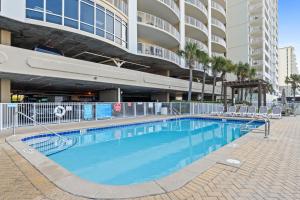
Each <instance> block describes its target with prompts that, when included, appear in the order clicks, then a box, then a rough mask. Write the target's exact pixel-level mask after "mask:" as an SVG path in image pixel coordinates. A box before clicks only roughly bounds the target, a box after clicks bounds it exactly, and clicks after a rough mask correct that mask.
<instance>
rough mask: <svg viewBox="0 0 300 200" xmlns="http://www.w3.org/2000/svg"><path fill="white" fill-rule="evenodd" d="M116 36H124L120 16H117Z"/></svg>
mask: <svg viewBox="0 0 300 200" xmlns="http://www.w3.org/2000/svg"><path fill="white" fill-rule="evenodd" d="M115 36H116V37H118V38H122V24H121V19H120V18H119V17H116V18H115Z"/></svg>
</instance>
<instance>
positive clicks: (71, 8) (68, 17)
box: [64, 0, 79, 28]
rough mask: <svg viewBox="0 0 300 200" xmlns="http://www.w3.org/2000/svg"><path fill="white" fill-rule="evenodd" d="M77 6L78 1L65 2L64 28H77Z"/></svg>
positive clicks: (66, 0)
mask: <svg viewBox="0 0 300 200" xmlns="http://www.w3.org/2000/svg"><path fill="white" fill-rule="evenodd" d="M78 4H79V2H78V0H65V8H64V9H65V10H64V12H65V16H64V17H65V19H64V25H65V26H69V27H72V28H78V8H79V6H78Z"/></svg>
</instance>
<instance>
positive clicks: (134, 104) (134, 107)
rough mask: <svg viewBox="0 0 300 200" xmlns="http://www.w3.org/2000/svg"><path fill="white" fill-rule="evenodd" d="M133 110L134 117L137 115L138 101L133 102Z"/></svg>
mask: <svg viewBox="0 0 300 200" xmlns="http://www.w3.org/2000/svg"><path fill="white" fill-rule="evenodd" d="M133 112H134V117H136V102H134V103H133Z"/></svg>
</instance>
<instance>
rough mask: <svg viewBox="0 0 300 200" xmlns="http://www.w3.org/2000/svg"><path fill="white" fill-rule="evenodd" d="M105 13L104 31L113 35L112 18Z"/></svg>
mask: <svg viewBox="0 0 300 200" xmlns="http://www.w3.org/2000/svg"><path fill="white" fill-rule="evenodd" d="M109 13H110V12H108V11H107V14H106V31H107V32H109V33H114V17H113V16H111V15H110V14H109Z"/></svg>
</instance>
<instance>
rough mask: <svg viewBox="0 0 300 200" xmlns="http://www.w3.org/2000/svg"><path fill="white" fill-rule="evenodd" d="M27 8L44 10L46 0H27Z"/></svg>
mask: <svg viewBox="0 0 300 200" xmlns="http://www.w3.org/2000/svg"><path fill="white" fill-rule="evenodd" d="M26 8H31V9H34V10H40V11H44V0H26Z"/></svg>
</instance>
